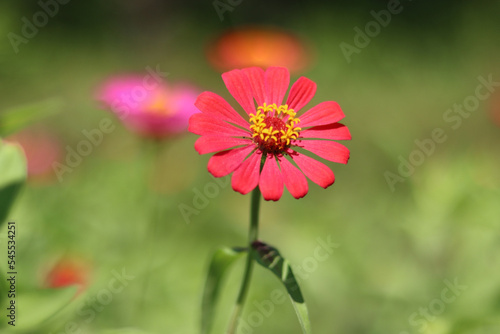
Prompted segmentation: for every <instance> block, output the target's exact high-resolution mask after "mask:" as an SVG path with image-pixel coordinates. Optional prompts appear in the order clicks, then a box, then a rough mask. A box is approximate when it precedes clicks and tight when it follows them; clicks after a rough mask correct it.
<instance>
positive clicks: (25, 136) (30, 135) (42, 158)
mask: <svg viewBox="0 0 500 334" xmlns="http://www.w3.org/2000/svg"><path fill="white" fill-rule="evenodd" d="M7 140H8V141H11V142H16V143H18V144H19V145H21V147H22V148H23V150H24V154H25V155H26V160H27V163H28V178H29V179H31V180H36V181H45V180H48V179H50V178H52V177H53V176H54V173H53V170H52V164H53V163H54V162H55V161H58V160H60V158H61V156H62V150H61V144H60V142H59V140H58V138H57V137H55V136H54V135H53V134H52V133H50V132H48V131H47V130H43V129H26V130H23V131H21V132H18V133H16V134H14V135H12V136H9V137H8V138H7Z"/></svg>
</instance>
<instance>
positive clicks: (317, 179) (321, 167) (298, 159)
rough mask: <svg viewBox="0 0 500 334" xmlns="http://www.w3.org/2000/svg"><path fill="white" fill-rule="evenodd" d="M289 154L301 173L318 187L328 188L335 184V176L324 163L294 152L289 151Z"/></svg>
mask: <svg viewBox="0 0 500 334" xmlns="http://www.w3.org/2000/svg"><path fill="white" fill-rule="evenodd" d="M290 154H291V157H292V159H293V161H295V163H296V164H297V166H299V168H300V169H301V170H302V172H304V174H306V176H307V177H308V178H310V179H311V181H313V182H314V183H316V184H318V185H319V186H320V187H323V188H328V187H329V186H331V185H332V184H333V182H335V175H333V172H332V170H331V169H330V168H328V166H327V165H325V164H324V163H321V162H319V161H318V160H314V159H313V158H310V157H308V156H306V155H303V154H300V153H298V152H295V151H291V152H290Z"/></svg>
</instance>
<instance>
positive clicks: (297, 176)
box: [278, 156, 309, 199]
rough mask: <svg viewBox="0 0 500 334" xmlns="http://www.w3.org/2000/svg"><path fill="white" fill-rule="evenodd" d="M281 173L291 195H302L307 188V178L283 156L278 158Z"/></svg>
mask: <svg viewBox="0 0 500 334" xmlns="http://www.w3.org/2000/svg"><path fill="white" fill-rule="evenodd" d="M278 160H279V162H280V166H281V172H282V173H283V180H284V181H285V186H286V188H287V189H288V191H289V192H290V194H292V196H293V197H295V198H297V199H299V198H302V197H304V196H305V195H306V194H307V191H308V190H309V186H308V185H307V179H306V177H305V176H304V174H302V172H301V171H300V170H299V169H298V168H297V167H295V166H294V165H293V164H292V163H291V162H290V161H288V160H287V159H286V158H285V157H284V156H281V157H279V158H278Z"/></svg>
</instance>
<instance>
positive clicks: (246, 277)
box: [227, 187, 261, 334]
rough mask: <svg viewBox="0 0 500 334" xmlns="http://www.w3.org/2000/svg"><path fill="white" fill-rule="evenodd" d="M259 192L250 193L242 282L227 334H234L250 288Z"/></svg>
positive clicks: (256, 234) (257, 223) (256, 235)
mask: <svg viewBox="0 0 500 334" xmlns="http://www.w3.org/2000/svg"><path fill="white" fill-rule="evenodd" d="M260 197H261V196H260V190H259V187H256V188H255V189H254V190H253V192H252V203H251V206H250V229H249V232H248V254H247V261H246V266H245V273H244V274H243V281H242V282H241V287H240V292H239V294H238V299H237V300H236V305H235V306H234V309H233V315H232V316H231V322H230V323H229V329H228V331H227V334H234V333H236V329H237V327H238V320H239V318H240V317H241V313H242V311H243V305H244V304H245V299H246V297H247V294H248V288H249V287H250V280H251V277H252V271H253V257H254V256H253V252H254V250H253V248H252V243H253V242H254V241H256V240H257V238H258V234H259V208H260Z"/></svg>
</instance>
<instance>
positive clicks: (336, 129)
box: [300, 123, 351, 140]
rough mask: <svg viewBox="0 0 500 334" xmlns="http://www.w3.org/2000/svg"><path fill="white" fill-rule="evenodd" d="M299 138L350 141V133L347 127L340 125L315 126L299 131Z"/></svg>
mask: <svg viewBox="0 0 500 334" xmlns="http://www.w3.org/2000/svg"><path fill="white" fill-rule="evenodd" d="M300 138H320V139H332V140H350V139H351V133H350V132H349V129H348V128H347V126H345V125H344V124H341V123H332V124H327V125H320V126H315V127H313V128H309V129H306V130H302V131H300Z"/></svg>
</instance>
